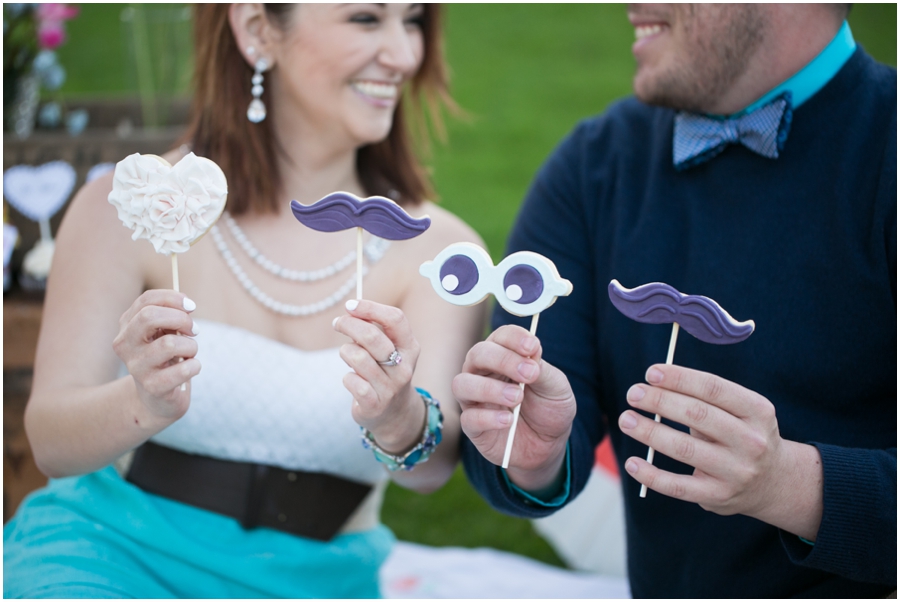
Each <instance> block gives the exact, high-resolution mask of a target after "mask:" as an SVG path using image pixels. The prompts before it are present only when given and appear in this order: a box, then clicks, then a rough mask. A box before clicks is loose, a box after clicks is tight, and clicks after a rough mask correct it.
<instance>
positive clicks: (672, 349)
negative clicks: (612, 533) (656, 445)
mask: <svg viewBox="0 0 900 602" xmlns="http://www.w3.org/2000/svg"><path fill="white" fill-rule="evenodd" d="M677 342H678V322H672V336H671V338H669V353H668V354H666V364H667V365H671V363H672V358H674V357H675V343H677ZM653 420H655V421H656V422H659V421H660V420H661V416H660V415H659V414H657V415H656V416H654V418H653ZM654 453H655V452H654V451H653V448H652V447H651V448H649V449H647V462H649V463H650V464H653V454H654ZM641 497H647V486H646V485H641Z"/></svg>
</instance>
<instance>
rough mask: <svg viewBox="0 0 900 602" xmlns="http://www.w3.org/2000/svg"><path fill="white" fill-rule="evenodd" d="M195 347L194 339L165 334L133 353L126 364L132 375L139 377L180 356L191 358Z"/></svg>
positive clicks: (168, 363)
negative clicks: (145, 347) (138, 352)
mask: <svg viewBox="0 0 900 602" xmlns="http://www.w3.org/2000/svg"><path fill="white" fill-rule="evenodd" d="M197 349H198V346H197V341H195V340H194V339H190V338H188V337H183V336H179V335H175V334H167V335H164V336H161V337H159V338H158V339H156V340H155V341H153V342H152V343H150V344H149V345H147V349H146V351H145V352H144V353H141V354H138V355H135V356H134V358H132V359H131V360H130V361H129V362H127V363H126V366H127V367H128V372H129V373H130V374H131V375H132V376H137V377H141V376H143V375H145V374H149V373H150V372H152V371H153V370H157V369H159V368H164V367H166V366H168V365H170V364H172V363H174V362H176V361H180V360H181V358H185V359H188V358H192V357H194V356H195V355H197Z"/></svg>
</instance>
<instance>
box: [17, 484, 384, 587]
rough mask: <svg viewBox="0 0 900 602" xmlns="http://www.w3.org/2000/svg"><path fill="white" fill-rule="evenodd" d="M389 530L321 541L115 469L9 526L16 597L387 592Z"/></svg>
mask: <svg viewBox="0 0 900 602" xmlns="http://www.w3.org/2000/svg"><path fill="white" fill-rule="evenodd" d="M394 541H395V540H394V536H393V534H392V533H391V531H390V530H389V529H387V527H384V526H379V527H377V528H375V529H372V530H371V531H365V532H361V533H351V534H347V535H340V536H338V537H335V538H334V539H333V540H332V541H330V542H319V541H315V540H311V539H306V538H303V537H296V536H293V535H288V534H286V533H281V532H279V531H275V530H272V529H265V528H260V529H252V530H249V531H248V530H245V529H243V528H241V526H240V525H239V524H238V522H237V521H236V520H234V519H231V518H228V517H225V516H222V515H219V514H215V513H213V512H207V511H205V510H201V509H198V508H194V507H192V506H187V505H185V504H181V503H178V502H174V501H172V500H168V499H166V498H162V497H159V496H155V495H151V494H148V493H145V492H144V491H142V490H141V489H139V488H138V487H136V486H134V485H132V484H131V483H129V482H127V481H125V480H124V479H122V478H121V477H120V476H119V474H118V473H117V472H116V471H115V469H113V468H112V467H108V468H105V469H103V470H101V471H98V472H95V473H92V474H88V475H84V476H80V477H70V478H65V479H56V480H51V481H50V484H49V485H48V486H47V487H45V488H43V489H41V490H39V491H36V492H34V493H33V494H31V495H30V496H29V497H28V498H26V500H25V501H24V502H23V503H22V505H21V506H20V507H19V510H18V512H16V515H15V516H14V517H13V518H12V519H11V520H10V521H9V523H7V525H6V526H5V527H4V529H3V595H4V597H5V598H123V597H130V598H378V597H380V593H379V589H378V571H379V568H380V567H381V564H382V563H383V562H384V560H385V558H387V555H388V553H389V552H390V550H391V546H392V545H393V543H394Z"/></svg>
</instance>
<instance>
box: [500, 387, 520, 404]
mask: <svg viewBox="0 0 900 602" xmlns="http://www.w3.org/2000/svg"><path fill="white" fill-rule="evenodd" d="M520 390H521V389H520V387H519V386H518V385H507V386H505V387H503V397H505V398H506V399H508V400H509V401H512V402H513V403H515V402H517V401H519V391H520Z"/></svg>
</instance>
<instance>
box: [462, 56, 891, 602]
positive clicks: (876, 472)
mask: <svg viewBox="0 0 900 602" xmlns="http://www.w3.org/2000/svg"><path fill="white" fill-rule="evenodd" d="M896 115H897V78H896V71H895V70H894V69H891V68H888V67H885V66H883V65H879V64H877V63H876V62H874V61H873V60H872V59H871V58H870V57H869V56H868V55H867V54H866V53H865V52H863V51H862V49H857V51H856V52H855V53H854V55H853V56H852V57H851V58H850V59H849V60H848V62H847V63H846V64H845V65H844V67H843V68H842V69H841V70H840V71H839V72H838V74H837V75H835V77H834V78H833V79H832V80H831V81H830V82H829V83H828V84H827V85H826V86H825V87H824V88H822V89H821V90H820V91H819V92H818V93H817V94H816V95H815V96H813V97H812V98H811V99H809V100H808V101H807V102H806V103H805V104H803V105H802V106H801V107H799V108H798V109H797V110H796V111H795V113H794V120H793V124H792V126H791V131H790V136H789V138H788V139H787V143H786V145H785V148H784V151H783V153H782V155H781V157H780V158H779V159H777V160H771V159H766V158H763V157H760V156H759V155H756V154H754V153H752V152H751V151H749V150H747V149H745V148H744V147H742V146H739V145H734V146H730V147H728V148H727V149H726V150H725V151H724V152H723V153H722V154H721V155H720V156H718V157H716V158H715V159H713V160H712V161H710V162H708V163H706V164H703V165H700V166H697V167H694V168H691V169H689V170H687V171H684V172H681V173H679V172H676V171H675V169H674V168H673V167H672V127H673V119H674V112H673V111H672V110H669V109H664V108H658V107H651V106H648V105H645V104H642V103H640V102H638V101H636V100H634V99H627V100H624V101H622V102H620V103H618V104H616V105H614V106H613V107H611V108H610V109H609V110H608V111H607V112H606V113H605V114H604V115H602V116H600V117H597V118H593V119H588V120H586V121H584V122H583V123H581V124H580V125H579V126H578V127H577V128H576V129H575V130H574V132H572V134H571V135H570V136H569V137H568V138H567V139H566V140H565V141H564V142H563V143H562V144H561V145H560V146H559V148H557V150H556V151H555V152H554V153H553V155H552V156H551V157H550V158H549V160H548V161H547V162H546V164H545V165H544V167H543V168H542V170H541V171H540V173H539V174H538V175H537V177H536V179H535V181H534V183H533V185H532V188H531V190H530V191H529V193H528V196H527V198H526V200H525V203H524V205H523V207H522V209H521V212H520V214H519V218H518V220H517V222H516V224H515V227H514V229H513V232H512V235H511V238H510V241H509V249H508V251H509V252H514V251H518V250H531V251H536V252H538V253H541V254H543V255H546V256H547V257H549V258H550V259H552V260H553V261H554V262H555V263H556V265H557V267H558V268H559V272H560V274H561V275H562V276H563V277H564V278H568V279H569V280H571V281H572V283H573V285H574V291H573V293H572V294H571V296H569V297H567V298H562V299H559V300H558V301H557V303H556V304H555V305H554V306H553V307H551V308H550V309H548V310H547V311H545V312H544V313H543V314H542V315H541V321H540V328H539V329H538V336H539V338H540V339H541V341H542V345H543V348H544V355H543V357H544V359H545V360H546V361H548V362H550V363H551V364H553V365H555V366H557V367H559V368H560V369H562V370H563V371H564V372H565V374H566V375H567V376H568V378H569V380H570V382H571V384H572V388H573V390H574V392H575V395H576V398H577V401H578V412H577V416H576V418H575V424H574V426H573V433H572V436H571V439H570V449H571V454H572V457H571V466H572V468H571V479H572V481H571V483H572V490H573V492H574V493H576V494H577V492H578V491H580V490H581V489H582V488H583V487H584V484H585V482H586V481H587V478H588V476H589V474H590V471H591V467H592V465H593V449H594V447H595V446H596V445H597V443H598V442H599V441H600V439H601V438H602V436H603V435H604V434H605V433H608V434H609V436H610V437H611V439H612V443H613V447H614V449H615V452H616V457H617V458H618V461H619V463H620V465H621V464H622V463H624V461H625V459H627V458H628V457H629V456H638V457H643V456H644V455H645V454H646V451H647V448H646V446H644V445H642V444H639V443H637V442H636V441H634V440H633V439H631V438H630V437H626V436H624V435H623V434H622V433H621V432H620V431H619V429H618V426H617V420H618V416H619V415H620V414H621V413H622V412H623V411H624V410H625V409H627V408H628V406H627V404H626V402H625V392H626V391H627V389H628V387H630V386H631V385H632V384H634V383H638V382H643V376H644V372H645V371H646V369H647V367H648V366H650V365H651V364H653V363H661V362H664V361H665V354H666V349H667V345H668V340H669V335H670V332H671V328H670V327H668V326H663V325H649V324H640V323H637V322H634V321H632V320H630V319H628V318H626V317H625V316H623V315H622V314H620V313H619V312H618V311H617V310H616V309H615V308H614V307H613V306H612V304H611V303H610V301H609V298H608V296H607V290H606V288H607V285H608V283H609V281H610V280H611V279H613V278H616V279H618V280H619V281H620V282H621V283H622V285H623V286H626V287H629V288H631V287H635V286H638V285H641V284H645V283H648V282H655V281H660V282H666V283H668V284H671V285H672V286H674V287H675V288H677V289H678V290H680V291H682V292H684V293H690V294H699V295H705V296H708V297H711V298H713V299H715V300H716V301H718V302H719V303H720V304H721V305H722V307H724V308H725V309H726V310H727V311H728V312H729V313H730V314H731V315H732V316H734V318H735V319H737V320H747V319H753V320H754V321H755V322H756V332H754V334H753V335H752V336H751V337H750V338H749V339H747V340H746V341H744V342H742V343H739V344H736V345H726V346H719V345H708V344H706V343H703V342H701V341H699V340H697V339H695V338H693V337H691V336H690V335H687V334H686V333H682V335H681V336H680V337H679V339H678V346H677V350H676V353H675V363H676V364H679V365H682V366H687V367H690V368H695V369H698V370H703V371H706V372H711V373H713V374H717V375H719V376H721V377H723V378H726V379H728V380H731V381H734V382H736V383H738V384H740V385H743V386H745V387H747V388H749V389H751V390H753V391H756V392H758V393H760V394H761V395H764V396H765V397H766V398H768V399H769V400H770V401H771V402H772V403H773V404H774V405H775V408H776V412H777V418H778V423H779V428H780V432H781V435H782V437H784V438H786V439H790V440H793V441H799V442H804V443H810V444H813V445H815V446H816V447H817V448H818V449H819V451H820V453H821V456H822V461H823V470H824V479H825V480H824V514H823V517H822V523H821V527H820V529H819V532H818V534H817V537H816V543H815V545H814V546H809V545H808V544H806V543H803V542H801V541H800V540H799V539H798V538H797V537H796V536H793V535H791V534H788V533H785V532H781V531H779V530H778V529H776V528H775V527H772V526H770V525H767V524H765V523H762V522H760V521H757V520H755V519H752V518H748V517H746V516H719V515H716V514H714V513H711V512H707V511H705V510H703V509H701V508H700V507H699V506H698V505H696V504H693V503H687V502H682V501H678V500H674V499H672V498H668V497H666V496H663V495H661V494H658V493H655V492H652V491H651V492H650V493H649V494H648V497H647V498H646V499H640V498H639V497H638V490H639V488H640V485H639V484H638V483H637V482H636V481H635V480H634V479H631V478H629V477H627V476H625V477H624V478H623V480H622V482H623V487H624V496H625V520H626V526H627V534H628V537H627V540H628V572H629V578H630V581H631V587H632V591H633V593H634V595H635V597H788V596H832V597H833V596H839V597H865V596H869V595H878V594H883V593H886V591H890V590H892V589H894V588H896V580H897V571H896V568H897V497H896V492H897V452H896V447H897V406H896V403H897V385H896V383H897V356H896V349H897V313H896V307H897V303H896V300H897V295H896V293H897V286H896V273H897V265H896V256H897V225H896V224H897V215H896V210H897V180H896V166H897V122H896ZM503 323H520V324H522V325H524V326H526V327H527V324H526V323H525V322H524V321H519V320H518V319H516V318H514V317H513V316H510V315H509V314H506V313H505V312H504V311H503V310H502V309H499V308H498V309H497V310H496V313H495V316H494V326H495V327H496V326H499V325H500V324H503ZM667 422H668V421H667ZM673 426H675V427H676V428H681V429H682V430H686V429H685V427H683V426H680V425H673ZM463 459H464V464H465V467H466V471H467V474H468V475H469V478H470V480H471V481H472V483H473V484H474V485H475V487H476V488H477V489H478V490H479V491H480V492H481V493H482V495H484V496H485V497H486V498H487V499H488V501H489V502H490V503H491V504H492V505H493V506H494V507H495V508H497V509H499V510H501V511H504V512H507V513H511V514H516V515H519V516H526V517H537V516H542V515H545V514H548V513H549V512H551V511H552V510H549V509H545V508H541V507H538V506H535V505H533V504H529V503H525V502H523V501H522V500H521V499H520V498H519V497H517V496H516V495H515V494H514V493H513V492H512V491H510V490H509V488H508V487H507V486H505V485H504V482H503V479H502V475H501V474H500V472H499V468H498V467H496V466H494V465H492V464H490V463H488V462H487V461H485V460H484V459H483V458H482V457H481V456H480V455H479V454H478V452H477V450H475V448H474V447H473V446H472V444H471V442H470V441H468V440H464V441H463ZM655 464H656V465H657V466H659V467H660V468H662V469H664V470H669V471H673V472H677V473H683V474H690V472H691V471H692V469H691V468H690V467H688V466H686V465H684V464H681V463H679V462H676V461H674V460H672V459H670V458H666V457H661V456H660V455H659V454H657V456H656V461H655ZM620 468H621V466H620ZM622 474H623V475H624V474H625V473H624V471H623V473H622ZM885 586H887V588H886V587H885Z"/></svg>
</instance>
